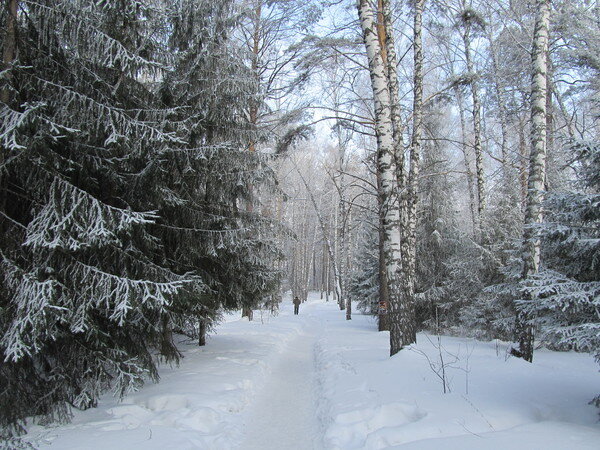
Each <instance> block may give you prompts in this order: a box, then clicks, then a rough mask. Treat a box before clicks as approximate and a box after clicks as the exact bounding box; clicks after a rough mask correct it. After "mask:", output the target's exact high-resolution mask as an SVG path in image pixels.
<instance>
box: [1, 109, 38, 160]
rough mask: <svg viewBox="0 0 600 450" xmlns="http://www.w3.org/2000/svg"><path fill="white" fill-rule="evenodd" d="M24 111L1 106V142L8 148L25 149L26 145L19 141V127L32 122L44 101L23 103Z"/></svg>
mask: <svg viewBox="0 0 600 450" xmlns="http://www.w3.org/2000/svg"><path fill="white" fill-rule="evenodd" d="M23 106H24V110H23V112H19V111H15V110H13V109H11V108H9V107H8V106H6V105H4V104H3V105H2V106H1V107H0V116H1V117H2V121H0V144H1V145H2V147H4V148H5V149H8V150H24V149H25V148H26V147H25V146H24V145H21V144H20V143H19V142H18V133H19V129H20V128H22V127H24V126H26V125H28V124H29V123H31V121H32V120H33V118H34V117H35V115H36V113H37V111H39V109H41V108H43V107H44V106H45V105H44V104H43V103H35V104H31V105H23Z"/></svg>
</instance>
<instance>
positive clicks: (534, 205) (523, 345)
mask: <svg viewBox="0 0 600 450" xmlns="http://www.w3.org/2000/svg"><path fill="white" fill-rule="evenodd" d="M536 9H537V11H538V15H537V17H536V21H535V30H534V35H533V48H532V52H531V59H532V61H531V62H532V74H531V153H530V155H529V178H528V183H527V208H526V210H525V227H524V232H523V250H522V259H523V273H522V275H521V277H522V279H526V278H528V277H530V276H531V275H533V274H535V273H537V272H538V270H539V266H540V254H541V248H540V237H539V232H538V231H537V229H536V228H535V227H536V225H538V224H540V223H541V222H542V220H543V210H542V203H543V200H544V191H545V177H546V144H547V133H546V131H547V130H546V120H547V118H546V103H547V102H546V96H547V84H546V81H547V78H546V77H547V70H548V60H547V56H548V31H549V30H548V29H549V25H550V0H538V1H537V8H536ZM528 320H529V318H528V317H526V316H525V314H523V313H518V314H517V320H516V333H517V339H518V341H519V350H518V355H519V356H520V357H522V358H523V359H525V360H526V361H529V362H531V361H533V327H532V326H531V325H530V324H529V322H528Z"/></svg>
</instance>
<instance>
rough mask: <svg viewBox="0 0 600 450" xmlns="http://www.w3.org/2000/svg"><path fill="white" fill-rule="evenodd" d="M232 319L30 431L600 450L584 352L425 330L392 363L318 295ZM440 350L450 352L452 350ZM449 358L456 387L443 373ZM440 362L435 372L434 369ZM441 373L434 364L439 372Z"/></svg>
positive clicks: (161, 442) (148, 438) (259, 442)
mask: <svg viewBox="0 0 600 450" xmlns="http://www.w3.org/2000/svg"><path fill="white" fill-rule="evenodd" d="M238 317H239V316H229V317H228V319H227V320H226V321H225V322H224V323H223V324H221V325H220V326H219V327H218V329H217V332H216V334H215V335H213V336H211V337H210V338H209V340H208V344H207V346H206V347H204V348H199V347H196V346H195V345H194V343H193V342H182V343H181V345H180V347H181V350H182V352H183V354H184V356H185V357H184V359H183V360H182V362H181V364H180V366H179V367H173V368H169V367H164V368H163V369H162V370H161V382H160V383H159V384H148V385H147V386H145V387H144V388H143V389H142V390H141V391H139V392H137V393H135V394H132V395H129V396H128V397H127V398H125V399H124V400H123V401H121V402H119V401H118V400H116V399H114V398H113V397H112V396H111V395H110V394H108V395H106V396H105V397H104V398H103V399H102V401H101V402H100V405H99V407H98V408H96V409H92V410H88V411H83V412H77V413H76V414H75V417H74V420H73V422H72V423H71V424H68V425H62V426H53V427H41V426H31V427H30V432H29V434H28V435H27V436H26V439H27V440H28V441H29V442H31V443H32V444H34V446H35V447H39V448H50V449H109V450H117V449H160V450H166V449H211V450H212V449H230V448H231V449H235V448H239V449H261V450H268V449H278V450H288V449H363V448H364V449H381V448H390V447H400V448H403V449H404V448H406V449H436V450H437V449H439V448H440V447H441V448H444V450H449V449H461V450H462V449H544V450H546V449H595V450H597V449H599V448H600V424H599V422H598V419H599V416H598V410H597V409H596V408H594V407H592V406H590V405H588V404H587V402H588V401H589V400H590V399H591V398H592V397H594V396H595V395H596V394H597V393H598V392H600V374H599V373H598V368H597V365H596V364H595V363H594V361H593V360H592V358H591V357H590V356H588V355H585V354H576V353H555V352H549V351H543V350H542V351H538V352H536V354H535V355H534V363H533V364H529V363H526V362H523V361H521V360H518V359H516V358H512V357H507V353H506V348H507V346H506V344H503V343H494V342H492V343H487V342H477V341H473V340H469V339H459V338H451V337H442V338H441V346H440V345H439V344H438V340H437V338H436V337H434V336H425V335H423V334H420V335H419V336H418V344H417V345H416V346H414V348H412V349H406V350H403V351H402V352H400V353H399V354H398V355H396V356H394V357H393V358H389V357H388V334H387V333H378V332H377V331H376V326H375V323H374V320H373V319H372V318H370V317H367V316H361V315H355V316H354V319H353V320H352V321H350V322H347V321H346V320H345V318H344V314H343V313H341V312H340V311H339V310H338V308H337V306H336V305H335V304H334V303H325V302H322V301H320V300H319V299H318V295H313V296H312V297H311V299H310V300H309V301H308V302H307V303H305V304H303V305H302V306H301V307H300V315H299V316H294V315H293V314H292V305H291V302H290V301H289V298H288V299H286V301H285V302H284V303H283V304H282V307H281V312H280V314H279V316H277V317H269V316H268V315H267V314H266V313H265V314H263V317H262V320H261V314H260V313H259V312H255V321H253V322H248V321H247V320H245V319H238ZM440 348H441V351H440ZM440 355H441V357H442V358H443V360H444V367H445V372H446V374H445V375H446V377H445V378H446V382H447V383H446V384H447V390H449V391H450V392H448V393H445V394H444V393H443V384H442V380H441V379H440V377H439V376H438V375H437V374H436V373H435V370H438V371H439V369H440V366H441V362H440V361H441V360H440ZM430 364H431V365H433V368H432V367H431V365H430ZM434 369H435V370H434Z"/></svg>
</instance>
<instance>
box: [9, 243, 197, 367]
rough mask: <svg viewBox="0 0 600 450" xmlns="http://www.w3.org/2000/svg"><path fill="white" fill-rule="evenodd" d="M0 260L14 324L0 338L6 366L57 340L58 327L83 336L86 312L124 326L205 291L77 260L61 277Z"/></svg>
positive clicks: (187, 280)
mask: <svg viewBox="0 0 600 450" xmlns="http://www.w3.org/2000/svg"><path fill="white" fill-rule="evenodd" d="M0 257H2V267H3V269H4V272H5V274H6V280H7V284H8V287H9V288H10V289H11V291H12V293H13V303H14V305H15V307H14V316H15V318H16V319H17V320H13V321H12V323H11V325H10V327H9V328H8V330H7V331H6V333H5V334H4V336H2V338H1V339H0V345H1V346H2V347H3V349H4V351H3V352H4V355H5V356H4V360H5V361H19V360H20V359H21V358H23V357H24V356H31V355H32V354H35V353H36V352H38V351H40V349H41V348H42V347H43V345H44V343H45V342H46V340H47V339H48V338H49V337H50V336H57V334H58V330H57V327H59V326H60V324H64V325H66V326H68V328H69V330H70V331H71V332H72V333H83V332H86V331H87V330H88V327H89V317H88V314H89V312H90V311H105V314H106V318H107V319H108V320H110V321H112V322H115V323H116V324H117V325H118V326H124V325H125V323H126V321H127V323H129V324H133V323H136V321H137V320H142V319H141V316H140V314H141V313H140V312H139V308H141V307H144V308H149V309H154V310H157V311H164V309H165V308H166V307H167V306H168V305H169V304H170V303H171V301H172V298H173V296H175V295H176V294H178V293H179V292H180V290H181V289H183V288H184V287H186V286H189V285H191V284H194V285H195V287H196V290H197V291H198V292H202V291H203V290H207V289H208V288H207V287H206V286H204V285H203V284H202V283H201V281H200V280H199V279H197V278H196V277H193V276H190V275H187V276H181V277H178V279H175V280H172V281H164V282H157V281H150V280H135V279H131V278H126V277H122V276H118V275H114V274H111V273H108V272H105V271H103V270H101V269H99V268H97V267H93V266H90V265H87V264H84V263H82V262H79V261H73V262H72V263H71V264H67V265H66V266H65V267H64V268H63V269H62V270H61V272H60V273H54V272H53V270H52V269H50V268H48V269H46V272H47V273H43V274H42V273H38V272H35V273H32V272H28V271H25V270H23V269H21V268H20V267H18V266H17V265H16V264H15V263H14V262H12V261H10V260H9V259H8V258H6V257H5V256H4V255H3V254H0ZM41 276H43V277H45V278H46V279H40V277H41ZM59 278H62V279H64V280H67V281H65V282H59V281H58V279H59ZM138 316H139V317H138Z"/></svg>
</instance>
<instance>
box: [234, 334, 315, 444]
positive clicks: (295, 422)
mask: <svg viewBox="0 0 600 450" xmlns="http://www.w3.org/2000/svg"><path fill="white" fill-rule="evenodd" d="M314 344H315V335H314V334H313V333H307V332H304V333H302V334H300V335H299V336H298V337H296V338H295V339H294V340H293V341H292V342H290V343H289V344H288V348H287V349H286V350H284V352H283V353H282V354H281V356H280V358H279V361H278V362H277V363H276V365H275V366H274V367H273V371H272V372H271V374H270V375H269V376H268V378H267V380H266V383H265V386H264V387H263V389H262V391H261V392H260V393H258V395H257V399H256V400H255V402H254V404H253V405H252V406H250V407H249V408H248V411H247V413H246V414H245V419H244V425H243V429H244V434H245V435H246V438H245V439H244V441H243V443H242V445H241V446H240V449H243V450H271V449H273V450H281V449H286V450H296V449H297V450H312V449H319V448H322V444H320V443H319V440H320V437H319V425H318V422H317V417H316V413H315V411H316V398H315V387H314V382H315V380H314V377H315V374H314Z"/></svg>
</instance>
